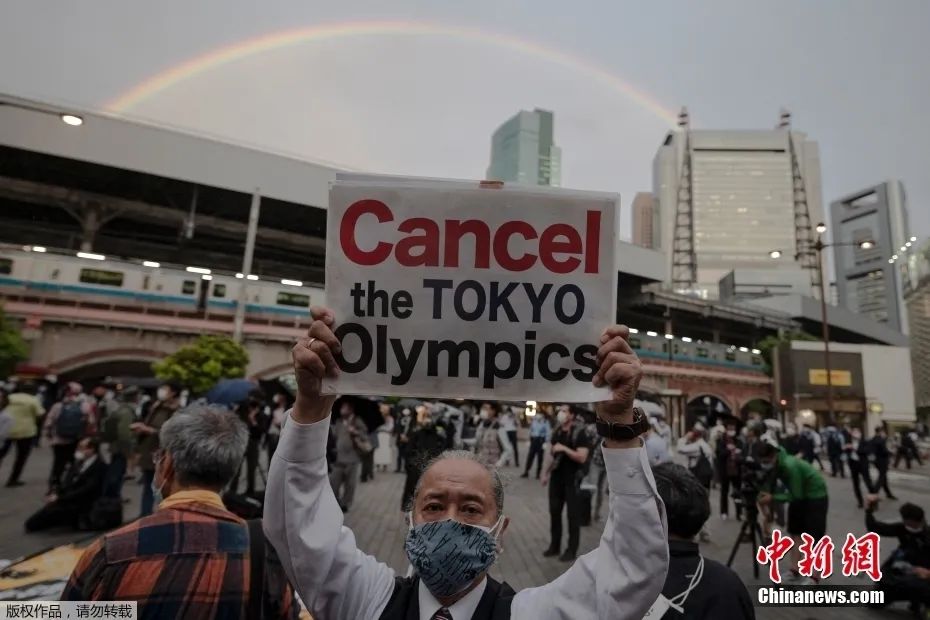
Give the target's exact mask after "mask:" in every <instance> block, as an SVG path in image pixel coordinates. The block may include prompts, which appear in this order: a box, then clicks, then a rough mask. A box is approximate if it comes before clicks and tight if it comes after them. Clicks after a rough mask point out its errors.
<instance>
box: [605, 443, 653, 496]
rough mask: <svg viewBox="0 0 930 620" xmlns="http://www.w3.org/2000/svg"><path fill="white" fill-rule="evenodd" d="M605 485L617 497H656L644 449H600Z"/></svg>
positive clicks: (650, 469)
mask: <svg viewBox="0 0 930 620" xmlns="http://www.w3.org/2000/svg"><path fill="white" fill-rule="evenodd" d="M602 451H603V454H604V466H605V468H606V469H607V484H608V485H609V487H608V488H609V489H610V492H611V493H616V494H618V495H657V491H656V488H655V483H654V482H653V478H652V468H651V466H650V465H649V458H648V456H647V454H646V449H645V448H602Z"/></svg>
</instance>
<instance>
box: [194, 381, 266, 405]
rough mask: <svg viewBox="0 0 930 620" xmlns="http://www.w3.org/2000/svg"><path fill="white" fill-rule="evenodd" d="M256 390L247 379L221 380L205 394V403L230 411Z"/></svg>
mask: <svg viewBox="0 0 930 620" xmlns="http://www.w3.org/2000/svg"><path fill="white" fill-rule="evenodd" d="M257 389H258V386H257V385H256V384H255V383H253V382H251V381H249V380H248V379H222V380H220V381H218V382H217V384H216V385H214V386H213V387H212V388H210V391H209V392H207V402H208V403H210V404H212V405H225V406H227V407H229V408H230V409H232V408H234V407H235V406H236V405H238V404H239V403H241V402H242V401H244V400H245V399H247V398H248V397H249V394H251V393H252V392H253V391H254V390H257Z"/></svg>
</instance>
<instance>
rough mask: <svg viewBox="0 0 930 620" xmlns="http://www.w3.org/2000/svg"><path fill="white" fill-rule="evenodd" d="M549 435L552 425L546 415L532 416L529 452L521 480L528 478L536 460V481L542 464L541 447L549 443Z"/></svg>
mask: <svg viewBox="0 0 930 620" xmlns="http://www.w3.org/2000/svg"><path fill="white" fill-rule="evenodd" d="M551 435H552V425H551V424H549V418H548V417H547V416H546V414H544V413H542V412H539V413H537V414H536V415H535V416H533V422H532V423H531V424H530V451H529V452H528V453H527V455H526V469H525V470H524V471H523V475H522V476H520V477H521V478H527V477H529V475H530V469H532V468H533V461H534V460H536V479H537V480H538V479H539V474H540V473H541V471H542V464H543V446H544V445H546V444H547V443H549V437H550V436H551Z"/></svg>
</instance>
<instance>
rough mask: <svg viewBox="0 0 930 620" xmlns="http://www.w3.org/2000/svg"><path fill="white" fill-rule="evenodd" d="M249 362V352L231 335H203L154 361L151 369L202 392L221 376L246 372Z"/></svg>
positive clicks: (165, 378) (192, 390) (237, 375)
mask: <svg viewBox="0 0 930 620" xmlns="http://www.w3.org/2000/svg"><path fill="white" fill-rule="evenodd" d="M248 363H249V354H248V352H247V351H246V350H245V348H244V347H243V346H242V345H241V344H239V343H238V342H236V341H234V340H233V339H232V338H230V337H228V336H211V335H203V336H200V337H199V338H197V340H195V341H194V342H192V343H191V344H189V345H186V346H183V347H181V348H180V349H178V350H177V351H175V352H174V353H172V354H171V355H169V356H167V357H166V358H165V359H163V360H161V361H158V362H155V363H154V364H152V370H154V371H155V376H156V377H158V378H159V379H164V380H166V381H177V382H178V383H180V384H182V385H184V386H186V387H188V388H189V389H190V390H191V392H193V393H194V394H203V393H204V392H206V391H207V390H209V389H210V388H211V387H213V386H214V385H215V384H216V382H217V381H219V380H220V379H235V378H239V377H242V376H244V375H245V367H246V366H247V365H248Z"/></svg>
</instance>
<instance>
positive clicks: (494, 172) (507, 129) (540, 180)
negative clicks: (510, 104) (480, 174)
mask: <svg viewBox="0 0 930 620" xmlns="http://www.w3.org/2000/svg"><path fill="white" fill-rule="evenodd" d="M554 125H555V119H554V117H553V114H552V112H549V111H547V110H540V109H538V108H537V109H535V110H533V111H532V112H530V111H527V110H520V112H518V113H517V114H516V115H515V116H513V117H511V118H510V119H508V120H507V121H506V122H505V123H504V124H503V125H501V126H500V127H498V128H497V130H496V131H495V132H494V134H493V135H492V136H491V164H490V165H489V166H488V172H487V178H488V179H489V180H492V181H506V182H509V183H524V184H527V185H551V186H553V187H557V186H559V185H561V184H562V151H561V149H559V147H558V146H556V145H555V137H554V134H555V127H554Z"/></svg>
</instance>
